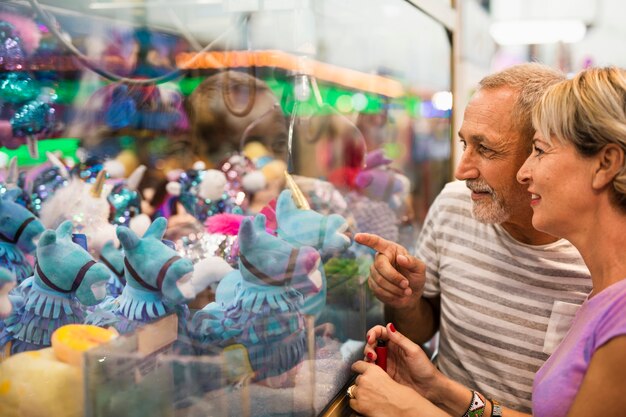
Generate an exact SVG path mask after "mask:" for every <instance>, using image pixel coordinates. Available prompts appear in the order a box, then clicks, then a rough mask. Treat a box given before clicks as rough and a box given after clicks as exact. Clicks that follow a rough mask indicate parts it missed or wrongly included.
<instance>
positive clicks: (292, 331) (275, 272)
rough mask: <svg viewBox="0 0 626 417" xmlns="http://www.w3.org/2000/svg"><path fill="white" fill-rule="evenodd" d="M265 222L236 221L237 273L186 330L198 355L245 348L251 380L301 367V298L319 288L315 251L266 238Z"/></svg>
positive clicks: (222, 284) (221, 285) (260, 216)
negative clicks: (217, 347)
mask: <svg viewBox="0 0 626 417" xmlns="http://www.w3.org/2000/svg"><path fill="white" fill-rule="evenodd" d="M265 222H266V219H265V216H264V215H263V214H258V215H257V216H255V218H254V220H252V219H250V218H245V219H244V220H243V221H242V223H241V227H240V228H239V234H238V239H239V247H240V253H239V269H238V270H232V271H231V272H230V273H229V274H228V275H227V276H226V277H224V278H223V279H222V280H221V281H220V283H219V285H218V287H217V296H216V301H215V302H213V303H210V304H208V305H207V306H206V307H205V308H203V309H202V310H200V311H198V312H197V313H196V314H195V315H194V317H193V319H192V322H191V326H190V332H191V334H192V338H193V339H194V340H196V341H197V342H198V347H199V351H200V352H204V351H205V350H210V348H211V347H214V346H219V347H222V348H224V347H227V346H231V345H233V344H242V345H243V346H245V348H246V349H247V352H248V356H249V359H250V364H251V366H252V369H253V371H254V373H255V376H254V379H255V380H265V379H267V378H272V377H278V376H279V375H281V374H285V373H286V372H287V371H289V370H290V369H292V368H294V367H295V366H296V365H297V364H299V363H300V362H301V360H302V356H303V354H304V351H305V346H306V339H305V332H304V316H303V312H302V308H303V295H302V293H305V294H308V293H309V292H313V293H316V292H319V290H320V289H321V286H322V281H321V276H320V272H319V270H318V267H319V265H320V256H319V253H318V252H317V250H315V249H314V248H312V247H309V246H302V247H300V248H298V247H295V246H294V245H292V244H290V243H288V242H286V241H284V240H282V239H280V238H278V237H276V236H273V235H271V234H269V233H267V232H266V229H265V228H266V224H265ZM296 286H297V287H299V288H301V290H300V291H298V290H296V289H295V287H296Z"/></svg>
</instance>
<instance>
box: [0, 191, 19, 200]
mask: <svg viewBox="0 0 626 417" xmlns="http://www.w3.org/2000/svg"><path fill="white" fill-rule="evenodd" d="M20 194H22V192H21V191H20V190H19V189H18V188H11V189H10V190H6V191H5V193H4V195H3V196H2V199H4V200H8V201H13V202H15V200H17V198H18V197H19V196H20Z"/></svg>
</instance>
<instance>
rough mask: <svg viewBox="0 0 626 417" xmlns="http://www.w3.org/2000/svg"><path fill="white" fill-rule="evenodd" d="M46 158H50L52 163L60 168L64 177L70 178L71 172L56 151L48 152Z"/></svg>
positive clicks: (60, 172)
mask: <svg viewBox="0 0 626 417" xmlns="http://www.w3.org/2000/svg"><path fill="white" fill-rule="evenodd" d="M46 158H48V161H50V163H51V164H52V165H54V166H55V167H57V168H58V169H59V174H61V176H62V177H63V178H65V179H68V178H69V177H70V173H69V172H68V170H67V167H66V166H65V164H64V163H63V162H61V160H60V159H59V158H58V157H57V156H56V155H55V154H54V153H52V152H46Z"/></svg>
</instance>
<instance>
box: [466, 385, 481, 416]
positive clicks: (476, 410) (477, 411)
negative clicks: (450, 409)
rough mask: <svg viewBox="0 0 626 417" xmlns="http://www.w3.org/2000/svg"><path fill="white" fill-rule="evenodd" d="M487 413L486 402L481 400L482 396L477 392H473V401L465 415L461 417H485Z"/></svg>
mask: <svg viewBox="0 0 626 417" xmlns="http://www.w3.org/2000/svg"><path fill="white" fill-rule="evenodd" d="M484 413H485V400H484V399H483V398H481V396H480V394H479V393H477V392H476V391H472V401H471V402H470V405H469V407H468V408H467V411H466V412H465V414H463V415H462V416H461V417H483V414H484Z"/></svg>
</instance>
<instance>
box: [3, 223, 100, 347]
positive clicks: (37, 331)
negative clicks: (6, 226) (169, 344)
mask: <svg viewBox="0 0 626 417" xmlns="http://www.w3.org/2000/svg"><path fill="white" fill-rule="evenodd" d="M72 228H73V225H72V223H71V222H70V221H65V222H63V223H61V225H60V226H59V227H58V228H57V229H56V230H46V231H45V232H44V233H43V234H42V235H41V238H40V239H39V242H38V244H37V262H36V264H35V274H34V275H33V276H32V277H29V278H27V279H26V280H24V281H23V282H22V283H21V284H20V285H19V286H18V287H17V288H16V289H15V290H14V293H15V294H16V296H18V297H19V298H20V300H19V302H17V303H15V304H16V305H18V306H19V307H17V308H16V309H15V310H14V311H13V313H12V314H11V315H10V316H9V317H7V318H6V319H5V328H4V329H3V331H2V333H1V334H0V347H2V346H4V345H5V344H7V343H8V342H12V345H11V353H12V354H15V353H18V352H22V351H26V350H36V349H41V348H44V347H47V346H50V337H51V336H52V333H53V332H54V331H55V330H56V329H58V328H59V327H61V326H63V325H66V324H75V323H82V322H83V320H84V318H85V310H86V306H93V305H95V304H97V303H99V302H100V301H101V300H102V299H103V298H104V297H105V295H106V288H105V285H106V281H107V280H108V278H109V272H108V270H107V268H106V267H105V266H104V265H102V264H99V263H97V262H96V261H95V260H94V259H93V258H92V256H91V255H90V254H89V252H87V251H86V250H85V249H83V248H82V246H80V245H78V244H76V243H74V242H73V241H72Z"/></svg>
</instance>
